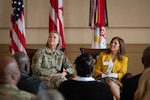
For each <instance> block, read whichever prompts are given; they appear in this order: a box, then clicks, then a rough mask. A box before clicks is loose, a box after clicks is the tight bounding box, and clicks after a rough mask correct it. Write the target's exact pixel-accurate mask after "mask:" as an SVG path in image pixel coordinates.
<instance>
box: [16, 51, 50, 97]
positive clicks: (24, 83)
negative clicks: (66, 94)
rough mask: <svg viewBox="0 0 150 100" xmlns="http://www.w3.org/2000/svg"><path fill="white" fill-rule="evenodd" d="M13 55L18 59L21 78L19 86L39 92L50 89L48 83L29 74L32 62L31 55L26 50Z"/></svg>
mask: <svg viewBox="0 0 150 100" xmlns="http://www.w3.org/2000/svg"><path fill="white" fill-rule="evenodd" d="M13 57H14V58H15V59H16V61H17V63H18V66H19V70H20V73H21V78H20V80H19V82H18V84H17V86H18V88H19V89H21V90H25V91H28V92H31V93H33V94H37V93H38V92H41V91H45V90H47V89H48V87H47V85H46V84H45V83H44V82H43V81H42V80H40V79H38V78H35V77H33V76H30V75H28V74H29V73H30V62H29V57H28V55H27V54H25V53H24V52H21V51H19V52H16V53H15V54H14V55H13Z"/></svg>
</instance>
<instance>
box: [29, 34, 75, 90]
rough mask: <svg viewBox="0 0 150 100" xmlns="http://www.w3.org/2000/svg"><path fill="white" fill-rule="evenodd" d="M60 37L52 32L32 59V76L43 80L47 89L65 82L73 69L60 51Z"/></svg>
mask: <svg viewBox="0 0 150 100" xmlns="http://www.w3.org/2000/svg"><path fill="white" fill-rule="evenodd" d="M61 44H62V43H61V37H60V35H59V33H58V32H56V31H52V32H51V33H50V34H49V38H48V41H47V44H46V46H45V47H43V48H41V49H39V50H38V51H37V52H36V53H35V55H34V56H33V59H32V66H31V68H32V71H33V76H35V77H38V78H40V79H41V80H43V81H44V82H45V83H46V84H47V86H48V87H49V88H58V86H59V84H60V83H61V82H62V81H64V80H67V78H66V77H65V76H66V75H68V74H73V72H74V68H73V66H72V64H71V63H70V61H69V60H68V58H67V56H66V55H65V54H64V52H63V51H61V50H60V49H61Z"/></svg>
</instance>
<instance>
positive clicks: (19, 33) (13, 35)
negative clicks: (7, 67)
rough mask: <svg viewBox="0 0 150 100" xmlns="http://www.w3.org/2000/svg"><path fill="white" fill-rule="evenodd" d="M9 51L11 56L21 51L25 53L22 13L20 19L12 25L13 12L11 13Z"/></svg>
mask: <svg viewBox="0 0 150 100" xmlns="http://www.w3.org/2000/svg"><path fill="white" fill-rule="evenodd" d="M9 51H10V54H11V55H13V54H14V53H15V52H17V51H23V52H25V53H26V35H25V21H24V11H22V13H21V17H20V18H19V19H18V20H17V21H16V22H15V23H13V11H12V14H11V29H10V46H9Z"/></svg>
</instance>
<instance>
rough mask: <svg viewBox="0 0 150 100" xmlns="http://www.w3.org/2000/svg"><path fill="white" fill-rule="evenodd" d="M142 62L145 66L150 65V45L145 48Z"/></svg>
mask: <svg viewBox="0 0 150 100" xmlns="http://www.w3.org/2000/svg"><path fill="white" fill-rule="evenodd" d="M142 63H143V65H144V68H147V67H150V47H147V48H145V49H144V51H143V57H142Z"/></svg>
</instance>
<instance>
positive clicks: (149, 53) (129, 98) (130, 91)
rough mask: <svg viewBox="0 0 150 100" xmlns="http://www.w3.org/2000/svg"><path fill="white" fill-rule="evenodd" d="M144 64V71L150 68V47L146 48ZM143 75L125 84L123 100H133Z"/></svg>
mask: <svg viewBox="0 0 150 100" xmlns="http://www.w3.org/2000/svg"><path fill="white" fill-rule="evenodd" d="M142 63H143V65H144V70H145V69H147V68H150V47H146V48H145V49H144V51H143V57H142ZM141 75H142V73H139V74H137V75H135V76H132V77H131V78H129V79H126V80H125V81H124V82H123V87H122V95H121V100H133V99H134V93H135V91H136V89H137V87H138V81H139V78H140V76H141Z"/></svg>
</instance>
